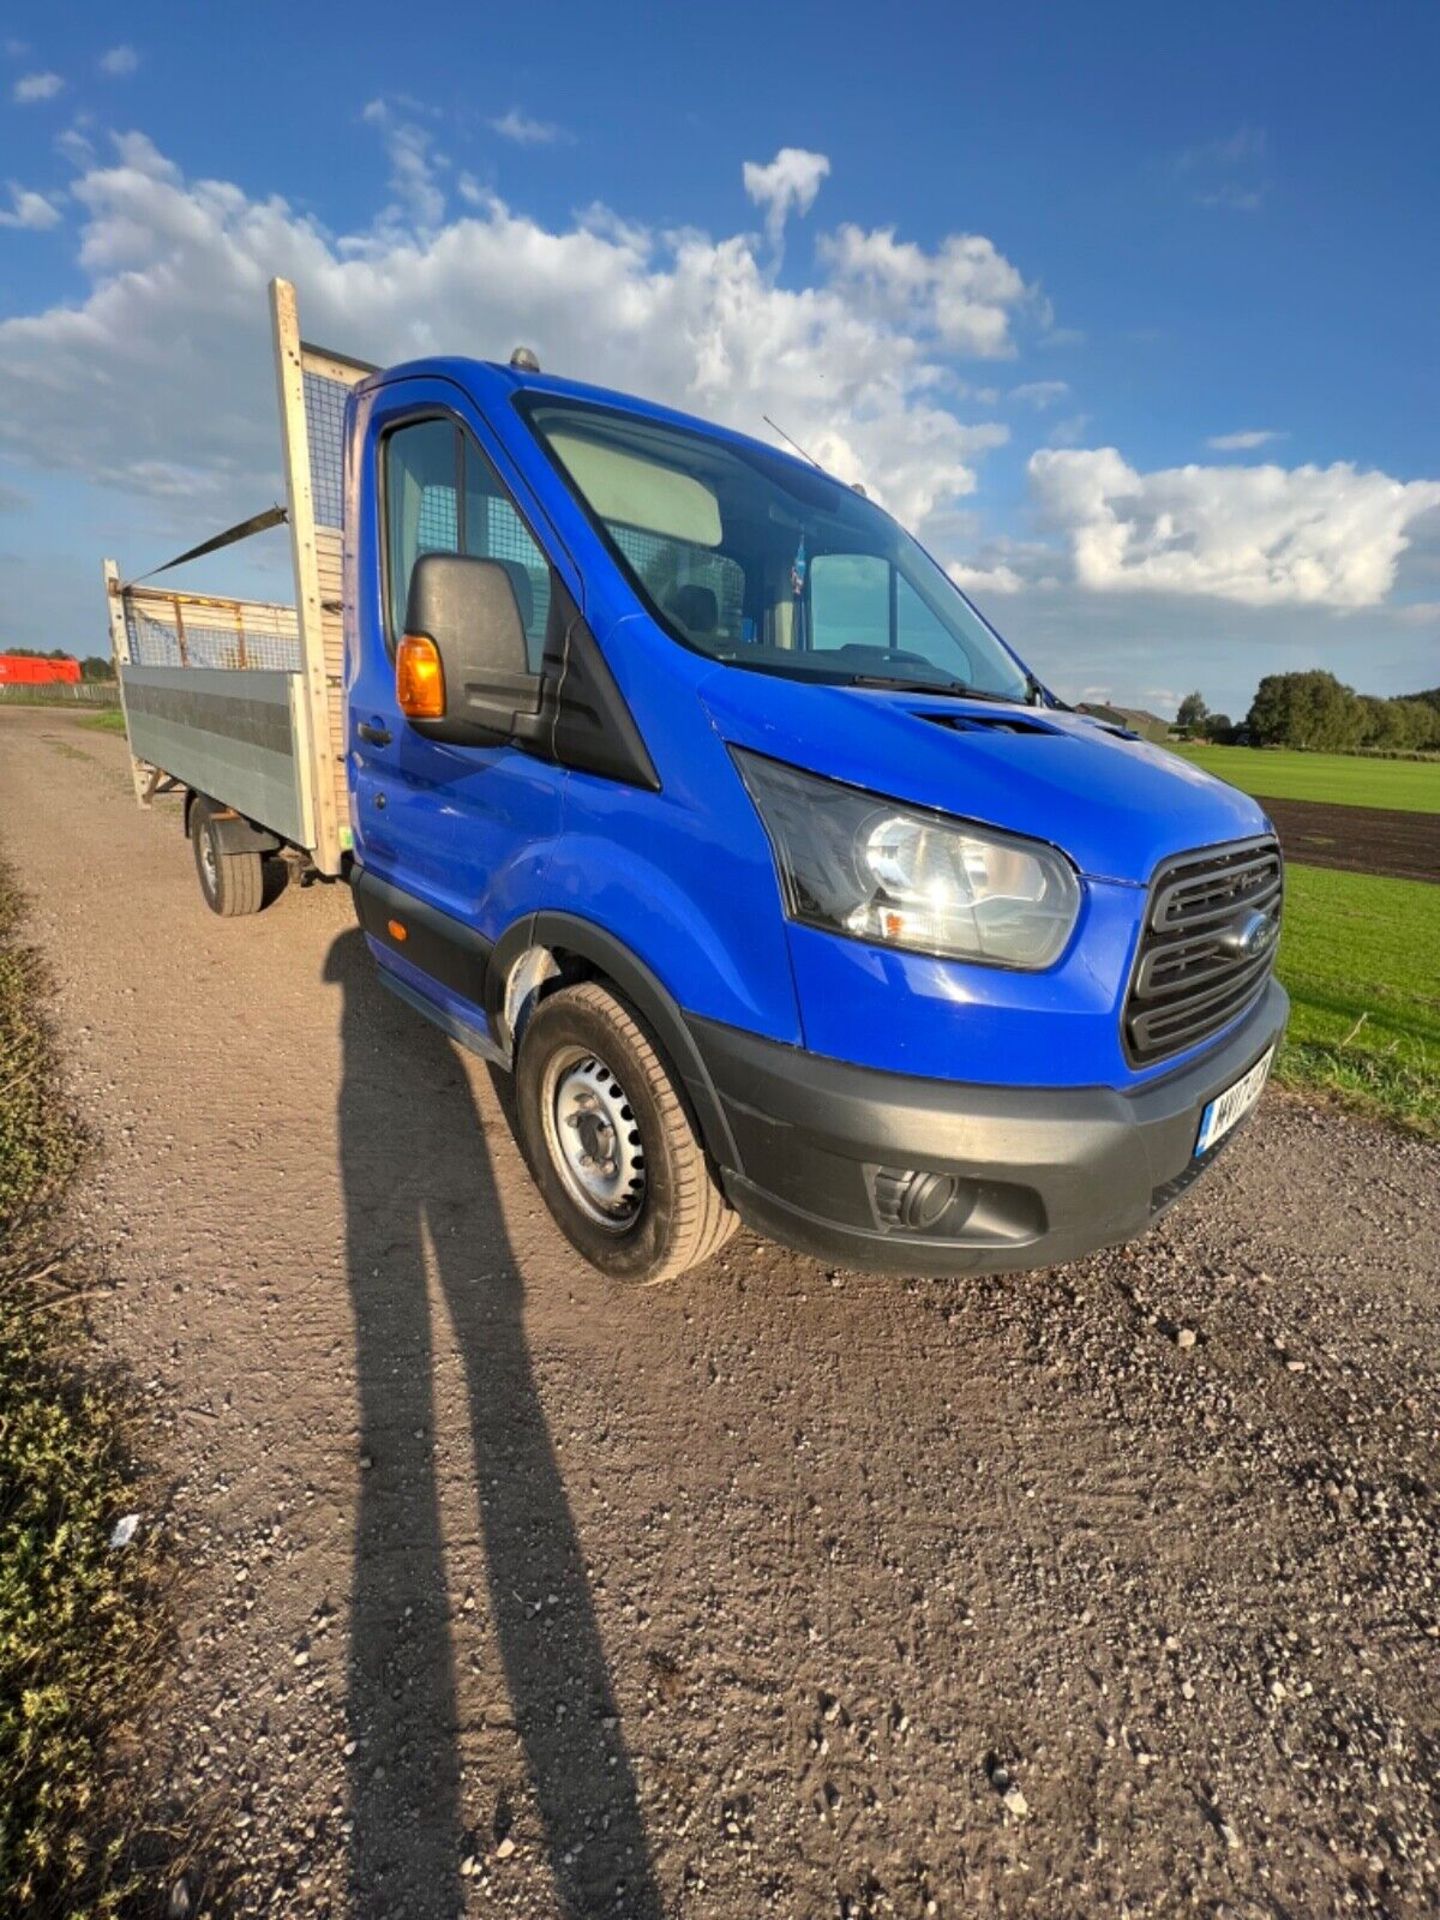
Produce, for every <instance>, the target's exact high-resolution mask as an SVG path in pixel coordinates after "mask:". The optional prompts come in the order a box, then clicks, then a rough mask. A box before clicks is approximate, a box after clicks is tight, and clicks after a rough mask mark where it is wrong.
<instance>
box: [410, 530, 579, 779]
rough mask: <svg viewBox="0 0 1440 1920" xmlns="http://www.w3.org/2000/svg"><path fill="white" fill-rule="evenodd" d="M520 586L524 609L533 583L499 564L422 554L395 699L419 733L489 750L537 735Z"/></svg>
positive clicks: (536, 679)
mask: <svg viewBox="0 0 1440 1920" xmlns="http://www.w3.org/2000/svg"><path fill="white" fill-rule="evenodd" d="M516 574H519V575H520V576H521V579H520V581H519V582H517V580H516V578H515V575H516ZM517 586H518V587H520V588H522V589H523V592H524V594H525V597H526V599H527V601H528V599H529V593H530V577H529V575H528V574H527V573H526V572H525V570H524V568H523V567H516V568H515V569H514V572H512V570H511V568H510V567H509V566H508V565H507V564H506V562H505V561H503V560H481V559H478V558H473V557H472V556H471V555H469V554H462V553H425V554H422V555H421V556H420V558H419V559H418V560H417V561H416V562H415V566H414V570H413V571H412V573H411V575H410V594H409V598H408V600H407V602H406V608H405V637H404V639H403V640H402V641H401V642H400V645H399V647H398V648H397V649H396V654H395V692H396V698H397V700H398V702H399V705H400V711H401V712H402V713H403V714H404V715H405V717H406V719H407V720H408V721H409V722H410V724H411V726H412V727H414V728H415V730H416V732H417V733H423V734H425V735H426V736H427V738H429V739H431V740H442V741H445V742H447V743H448V744H449V745H452V746H491V747H493V746H494V745H495V744H496V742H497V741H500V740H510V739H513V738H515V736H516V735H527V734H529V733H530V732H531V731H533V727H534V722H535V720H536V718H537V717H538V715H539V712H540V702H541V696H542V692H543V686H544V682H543V680H542V677H541V676H540V675H539V674H538V673H532V672H531V671H530V661H529V655H528V653H527V651H526V646H525V618H524V614H523V613H522V610H521V606H520V599H519V597H518V593H517ZM527 721H528V722H529V723H530V724H529V726H527V724H526V723H527Z"/></svg>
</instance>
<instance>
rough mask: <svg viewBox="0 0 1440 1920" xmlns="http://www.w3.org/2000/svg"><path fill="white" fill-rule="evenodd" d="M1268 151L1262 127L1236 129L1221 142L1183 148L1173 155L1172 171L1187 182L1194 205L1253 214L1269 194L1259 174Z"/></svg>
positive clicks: (1266, 184)
mask: <svg viewBox="0 0 1440 1920" xmlns="http://www.w3.org/2000/svg"><path fill="white" fill-rule="evenodd" d="M1268 150H1269V140H1268V139H1267V137H1266V134H1265V129H1264V128H1263V127H1237V128H1236V130H1235V131H1234V133H1231V134H1227V135H1226V136H1225V137H1224V138H1223V139H1219V140H1207V141H1205V142H1203V143H1202V144H1201V145H1200V146H1197V147H1187V148H1186V149H1185V151H1184V152H1183V153H1180V154H1177V155H1176V158H1175V169H1176V172H1177V173H1180V174H1182V175H1186V176H1188V177H1189V179H1190V180H1191V182H1192V189H1191V198H1192V199H1193V200H1194V201H1195V203H1196V205H1197V206H1201V207H1217V208H1220V209H1222V210H1224V211H1226V212H1230V213H1255V212H1257V211H1258V210H1259V208H1260V207H1261V206H1262V205H1263V204H1264V201H1265V196H1266V194H1267V193H1268V192H1269V191H1270V184H1269V182H1268V181H1267V180H1265V179H1263V178H1262V177H1261V175H1260V169H1261V168H1262V167H1263V165H1264V163H1265V159H1266V155H1267V153H1268Z"/></svg>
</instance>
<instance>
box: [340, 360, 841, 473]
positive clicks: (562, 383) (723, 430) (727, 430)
mask: <svg viewBox="0 0 1440 1920" xmlns="http://www.w3.org/2000/svg"><path fill="white" fill-rule="evenodd" d="M476 374H479V375H480V376H481V379H480V381H479V382H476V381H475V375H476ZM421 377H429V378H431V379H435V378H439V379H443V380H453V381H454V382H455V383H456V385H457V386H461V387H468V388H472V389H475V388H482V389H483V388H484V387H490V388H491V390H492V391H493V389H494V387H495V386H496V385H503V386H505V387H508V388H509V389H510V391H511V393H512V394H514V395H517V396H518V395H521V394H536V395H545V396H547V397H549V398H552V399H556V400H575V401H579V402H581V403H582V404H584V405H588V406H594V407H609V408H612V409H614V410H615V411H616V412H619V413H629V414H633V415H634V416H635V417H636V418H637V419H642V420H653V421H655V422H656V423H657V425H661V426H672V427H680V428H682V429H684V430H686V431H689V432H691V433H699V434H703V435H705V436H706V437H707V438H709V439H713V440H719V441H734V442H739V443H740V444H742V445H749V446H754V447H760V448H762V449H763V450H764V452H765V453H766V454H767V456H769V457H770V458H772V459H782V460H788V461H790V462H791V463H792V464H793V465H795V466H797V467H800V468H802V469H804V471H806V472H807V473H814V472H815V471H816V468H817V466H818V464H819V463H818V462H815V461H810V460H803V459H801V458H800V457H799V456H798V455H797V454H794V453H792V452H791V451H790V449H789V448H788V447H781V446H776V445H775V443H774V442H773V441H772V440H768V439H766V440H762V439H761V438H760V437H759V435H758V434H753V433H742V432H740V431H738V430H737V429H736V428H734V427H726V426H722V425H720V423H719V422H718V421H715V420H707V419H705V418H704V417H703V415H700V414H694V413H685V412H682V411H681V410H680V409H679V408H678V407H667V406H664V405H662V404H661V403H660V402H659V401H657V400H646V399H644V398H642V397H641V396H640V395H639V394H635V393H622V392H620V391H619V390H618V389H616V388H613V387H597V386H592V385H590V384H589V383H588V382H587V381H584V380H568V379H565V378H563V377H562V376H561V375H560V374H555V373H527V372H525V371H523V370H522V369H520V368H518V367H510V366H502V365H501V364H500V362H499V361H496V360H477V359H474V358H470V357H467V356H463V355H458V354H440V355H433V356H430V357H427V358H426V359H423V360H407V361H405V362H403V363H402V364H401V365H398V366H393V367H386V368H384V369H383V370H382V371H380V372H379V373H377V374H375V375H374V376H373V382H374V383H375V384H380V383H382V382H388V381H391V380H400V379H417V378H421ZM365 384H366V385H367V386H369V385H370V384H372V382H371V381H367V382H366V383H365ZM760 417H761V416H760V413H759V408H758V405H757V409H756V418H757V421H758V420H759V419H760ZM820 470H821V471H822V472H824V471H825V469H823V468H821V469H820ZM826 477H827V478H828V479H831V480H833V481H834V482H835V484H836V485H837V486H844V485H845V482H844V481H843V480H842V479H841V478H840V476H839V475H838V474H833V473H827V475H826Z"/></svg>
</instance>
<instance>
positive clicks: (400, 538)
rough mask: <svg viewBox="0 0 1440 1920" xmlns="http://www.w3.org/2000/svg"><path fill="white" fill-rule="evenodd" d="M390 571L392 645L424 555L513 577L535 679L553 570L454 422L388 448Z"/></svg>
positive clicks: (420, 425) (435, 420)
mask: <svg viewBox="0 0 1440 1920" xmlns="http://www.w3.org/2000/svg"><path fill="white" fill-rule="evenodd" d="M384 463H385V522H386V524H385V571H386V579H387V597H388V602H389V606H388V611H389V616H390V633H389V644H390V649H391V651H392V652H393V651H394V648H395V643H396V641H397V640H398V639H399V637H400V635H401V634H402V633H404V631H405V605H406V601H407V600H408V599H409V596H410V575H411V573H412V572H413V571H414V567H415V562H416V561H417V560H418V559H419V558H420V556H421V554H422V553H469V554H474V555H475V556H476V557H477V558H478V559H481V560H497V561H499V563H500V564H501V565H502V566H503V567H504V568H505V571H506V572H507V573H508V574H509V576H510V584H511V586H512V587H513V589H514V592H515V599H516V603H517V604H518V606H519V608H520V619H521V623H522V624H523V626H524V628H525V644H526V651H527V653H528V655H529V660H530V668H531V671H532V672H534V673H538V672H539V671H540V668H541V662H542V658H543V655H544V651H545V627H546V622H547V620H548V618H549V613H550V563H549V561H548V560H546V558H545V556H544V554H543V553H542V552H541V550H540V548H539V546H538V545H537V544H536V542H535V540H534V539H533V538H532V536H531V533H530V530H529V528H528V527H527V526H526V525H525V522H524V521H523V520H522V519H521V518H520V514H519V511H518V510H517V508H516V506H515V503H514V502H513V500H512V499H511V498H510V495H509V492H508V491H507V489H506V487H505V484H504V482H503V481H502V480H501V478H500V476H499V474H498V473H497V472H496V471H495V468H494V466H493V464H492V463H491V462H490V461H489V460H488V459H487V458H486V456H485V454H484V453H482V452H481V450H480V448H479V447H478V446H477V445H476V443H475V441H474V440H473V439H472V438H471V436H470V434H469V433H467V432H466V430H465V429H464V428H463V427H462V426H461V425H460V423H459V422H458V421H456V420H452V419H448V418H444V417H440V416H433V417H431V418H429V419H424V420H412V421H411V422H410V423H409V424H408V425H406V426H401V427H396V428H395V429H394V431H393V432H391V433H390V434H389V435H388V436H387V437H386V440H385V443H384Z"/></svg>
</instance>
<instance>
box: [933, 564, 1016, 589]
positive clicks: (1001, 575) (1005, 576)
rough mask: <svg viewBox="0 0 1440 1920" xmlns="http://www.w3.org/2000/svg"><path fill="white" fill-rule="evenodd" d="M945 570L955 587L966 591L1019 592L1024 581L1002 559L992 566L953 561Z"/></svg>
mask: <svg viewBox="0 0 1440 1920" xmlns="http://www.w3.org/2000/svg"><path fill="white" fill-rule="evenodd" d="M945 571H946V572H947V573H948V574H949V576H950V578H951V579H952V580H953V581H954V582H955V584H956V586H957V587H960V588H961V589H963V591H964V592H966V593H974V594H980V595H984V594H987V593H1019V591H1020V589H1021V588H1022V587H1023V586H1024V584H1025V582H1024V581H1023V580H1022V579H1021V578H1020V575H1019V574H1018V573H1017V572H1016V571H1015V569H1014V568H1013V567H1011V566H1007V565H1006V564H1005V562H1004V561H1003V560H1002V561H1001V562H1000V564H999V565H998V566H994V567H967V566H965V565H964V564H963V563H962V562H960V561H958V560H957V561H955V562H954V563H953V565H951V566H948V567H947V568H946V569H945Z"/></svg>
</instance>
